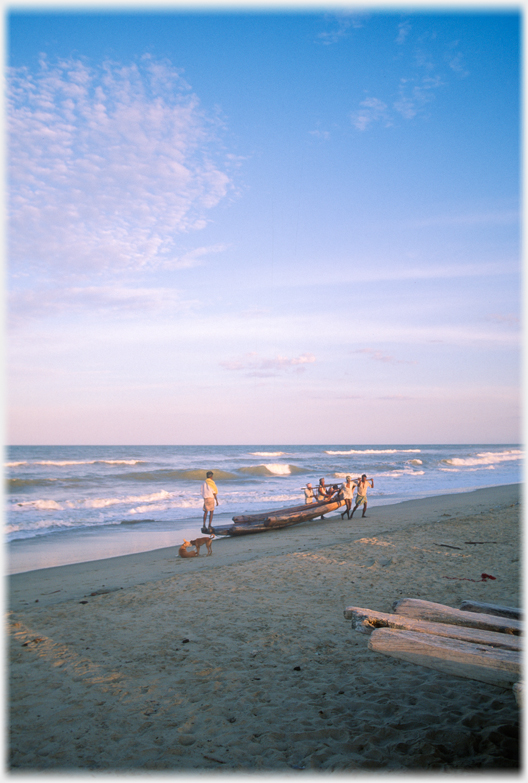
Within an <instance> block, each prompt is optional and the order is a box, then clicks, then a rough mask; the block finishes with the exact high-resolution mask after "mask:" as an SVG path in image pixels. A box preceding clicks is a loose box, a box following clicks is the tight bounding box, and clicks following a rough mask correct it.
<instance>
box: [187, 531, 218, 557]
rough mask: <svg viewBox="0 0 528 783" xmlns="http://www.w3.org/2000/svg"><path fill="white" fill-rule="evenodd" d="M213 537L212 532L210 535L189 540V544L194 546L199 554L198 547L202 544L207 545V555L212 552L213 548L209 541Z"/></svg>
mask: <svg viewBox="0 0 528 783" xmlns="http://www.w3.org/2000/svg"><path fill="white" fill-rule="evenodd" d="M213 538H215V535H214V533H213V535H212V536H209V537H204V538H195V539H194V541H191V544H192V545H193V546H195V547H196V554H197V555H199V554H200V547H201V546H203V545H204V544H205V545H206V547H207V555H212V554H213V548H212V546H211V541H212V540H213Z"/></svg>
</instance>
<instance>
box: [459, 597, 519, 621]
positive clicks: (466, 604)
mask: <svg viewBox="0 0 528 783" xmlns="http://www.w3.org/2000/svg"><path fill="white" fill-rule="evenodd" d="M460 610H461V611H462V612H480V613H481V614H493V615H496V616H497V617H509V618H510V619H513V620H522V619H523V612H522V609H517V608H516V607H513V606H498V604H483V603H481V602H480V601H462V603H461V604H460Z"/></svg>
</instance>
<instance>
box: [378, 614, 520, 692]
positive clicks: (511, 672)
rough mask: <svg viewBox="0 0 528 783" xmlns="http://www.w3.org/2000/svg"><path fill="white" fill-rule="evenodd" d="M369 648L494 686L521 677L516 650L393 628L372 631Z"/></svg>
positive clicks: (508, 683) (510, 682)
mask: <svg viewBox="0 0 528 783" xmlns="http://www.w3.org/2000/svg"><path fill="white" fill-rule="evenodd" d="M368 646H369V649H371V650H374V651H376V652H380V653H383V654H384V655H389V656H391V657H393V658H399V659H400V660H403V661H409V662H410V663H416V664H419V665H420V666H426V667H427V668H429V669H436V670H438V671H442V672H446V673H448V674H451V675H456V676H458V677H467V678H469V679H472V680H480V681H481V682H487V683H490V684H492V685H501V686H506V685H511V684H512V683H514V682H517V681H518V680H519V679H520V677H521V654H520V652H517V651H514V650H504V649H494V648H492V647H490V646H488V645H482V644H474V643H472V642H465V641H461V640H459V639H447V638H445V637H440V636H433V635H431V634H425V633H417V632H415V631H397V630H394V629H392V628H378V629H376V630H375V631H373V632H372V635H371V637H370V639H369V645H368Z"/></svg>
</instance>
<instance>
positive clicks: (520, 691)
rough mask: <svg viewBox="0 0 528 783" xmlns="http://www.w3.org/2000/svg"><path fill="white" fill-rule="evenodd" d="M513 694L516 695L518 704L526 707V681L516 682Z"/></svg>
mask: <svg viewBox="0 0 528 783" xmlns="http://www.w3.org/2000/svg"><path fill="white" fill-rule="evenodd" d="M513 695H514V696H515V701H516V702H517V705H518V706H519V707H521V709H522V707H524V682H523V681H522V680H520V681H519V682H516V683H515V684H514V686H513Z"/></svg>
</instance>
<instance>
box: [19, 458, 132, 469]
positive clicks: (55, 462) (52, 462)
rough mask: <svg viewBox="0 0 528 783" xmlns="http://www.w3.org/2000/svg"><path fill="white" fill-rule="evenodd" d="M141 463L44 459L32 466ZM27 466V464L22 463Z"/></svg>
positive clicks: (118, 460) (114, 460) (123, 460)
mask: <svg viewBox="0 0 528 783" xmlns="http://www.w3.org/2000/svg"><path fill="white" fill-rule="evenodd" d="M142 463H143V460H141V459H89V460H83V459H80V460H79V459H61V460H52V459H46V460H41V461H40V462H34V463H33V464H34V465H54V466H55V467H60V468H62V467H66V466H68V465H140V464H142ZM24 464H27V463H24Z"/></svg>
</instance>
